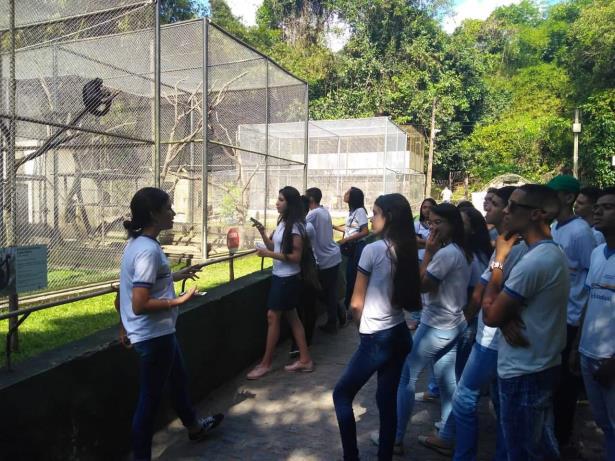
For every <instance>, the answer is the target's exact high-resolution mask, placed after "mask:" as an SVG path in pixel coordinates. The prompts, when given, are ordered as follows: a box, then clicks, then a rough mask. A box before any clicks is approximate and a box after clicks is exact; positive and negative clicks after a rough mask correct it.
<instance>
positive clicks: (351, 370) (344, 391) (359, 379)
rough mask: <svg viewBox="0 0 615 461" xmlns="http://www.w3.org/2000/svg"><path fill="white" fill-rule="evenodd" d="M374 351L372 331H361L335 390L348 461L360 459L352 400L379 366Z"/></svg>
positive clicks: (345, 454) (346, 460)
mask: <svg viewBox="0 0 615 461" xmlns="http://www.w3.org/2000/svg"><path fill="white" fill-rule="evenodd" d="M374 351H375V347H374V341H373V337H372V335H361V343H360V344H359V348H358V349H357V351H356V352H355V353H354V355H353V356H352V358H351V359H350V362H349V363H348V366H347V367H346V370H345V371H344V374H343V375H342V377H341V378H340V380H339V381H338V382H337V384H336V385H335V389H334V391H333V404H334V405H335V414H336V416H337V424H338V426H339V430H340V437H341V439H342V447H343V449H344V460H345V461H351V460H352V461H354V460H358V459H359V449H358V448H357V428H356V422H355V419H354V412H353V411H352V401H353V400H354V397H355V395H357V392H359V390H360V389H361V388H362V387H363V386H364V385H365V383H366V382H367V381H368V379H369V378H370V377H371V376H372V375H373V374H374V372H375V371H376V370H377V369H378V365H379V363H378V362H377V361H375V360H374V359H375V358H376V357H375V354H374Z"/></svg>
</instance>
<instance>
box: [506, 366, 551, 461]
mask: <svg viewBox="0 0 615 461" xmlns="http://www.w3.org/2000/svg"><path fill="white" fill-rule="evenodd" d="M559 375H560V367H559V366H556V367H552V368H549V369H547V370H543V371H540V372H538V373H530V374H527V375H521V376H517V377H514V378H500V377H498V385H499V388H500V424H501V425H502V432H503V434H504V442H505V444H506V451H507V453H508V461H533V460H542V459H543V458H547V459H559V447H558V443H557V439H556V438H555V430H554V422H553V391H554V389H555V387H556V385H557V382H558V378H559Z"/></svg>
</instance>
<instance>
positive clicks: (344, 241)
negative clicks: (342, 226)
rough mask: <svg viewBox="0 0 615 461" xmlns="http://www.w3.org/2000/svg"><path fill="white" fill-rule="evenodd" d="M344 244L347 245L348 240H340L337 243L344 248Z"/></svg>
mask: <svg viewBox="0 0 615 461" xmlns="http://www.w3.org/2000/svg"><path fill="white" fill-rule="evenodd" d="M344 243H346V239H340V240H338V241H337V244H338V245H339V246H342V245H343V244H344Z"/></svg>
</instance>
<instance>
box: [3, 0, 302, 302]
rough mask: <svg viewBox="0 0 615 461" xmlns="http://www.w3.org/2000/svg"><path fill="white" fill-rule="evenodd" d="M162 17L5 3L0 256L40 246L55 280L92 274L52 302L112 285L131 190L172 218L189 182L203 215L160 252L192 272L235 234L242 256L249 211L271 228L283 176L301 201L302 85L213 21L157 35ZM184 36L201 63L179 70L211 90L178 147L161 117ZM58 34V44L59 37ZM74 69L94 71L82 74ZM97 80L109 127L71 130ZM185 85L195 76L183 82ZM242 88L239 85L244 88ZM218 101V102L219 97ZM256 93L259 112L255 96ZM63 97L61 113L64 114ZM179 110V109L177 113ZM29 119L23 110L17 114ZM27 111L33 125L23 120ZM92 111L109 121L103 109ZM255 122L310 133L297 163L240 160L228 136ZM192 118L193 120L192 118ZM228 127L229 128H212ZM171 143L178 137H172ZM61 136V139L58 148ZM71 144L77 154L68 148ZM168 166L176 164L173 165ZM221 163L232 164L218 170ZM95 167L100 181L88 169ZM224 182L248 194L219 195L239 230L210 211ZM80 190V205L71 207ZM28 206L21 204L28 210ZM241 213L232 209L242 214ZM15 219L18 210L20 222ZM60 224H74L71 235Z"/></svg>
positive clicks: (262, 157) (62, 285) (90, 4)
mask: <svg viewBox="0 0 615 461" xmlns="http://www.w3.org/2000/svg"><path fill="white" fill-rule="evenodd" d="M137 13H138V14H137ZM159 13H160V5H159V2H158V1H156V0H111V1H110V2H105V4H104V6H101V3H100V2H95V1H93V0H67V1H64V2H57V4H55V3H53V2H46V3H44V4H41V3H39V2H36V1H34V0H0V14H4V15H5V16H6V18H8V20H6V19H5V20H4V21H6V23H4V22H3V21H2V20H0V37H1V38H2V39H3V40H2V41H1V42H0V53H1V56H2V59H0V80H1V84H0V122H1V124H2V126H1V127H0V128H1V130H0V131H1V134H2V153H3V155H2V157H3V158H2V161H1V162H0V179H1V180H2V187H1V190H2V193H1V194H0V207H1V208H2V223H0V247H11V246H20V245H29V244H46V245H48V248H49V255H50V258H49V263H50V269H52V268H53V267H55V266H56V265H57V266H58V267H63V266H65V265H67V264H64V263H63V261H62V260H61V259H62V258H67V257H68V256H67V255H69V254H70V255H71V258H72V259H71V262H70V264H68V265H69V266H71V269H72V268H73V266H75V267H77V266H79V264H81V263H83V264H86V265H87V264H89V265H92V266H93V267H94V268H93V269H92V270H89V269H88V271H89V272H88V274H86V275H84V276H83V277H81V278H80V277H75V276H72V275H71V279H70V280H68V277H67V279H66V280H57V279H56V278H54V277H50V280H49V282H50V283H49V289H50V290H60V289H66V290H68V289H70V288H71V287H73V286H75V285H79V286H84V285H86V286H89V285H96V284H98V283H100V282H103V281H107V280H111V279H113V278H116V277H117V273H118V270H119V258H120V256H121V251H122V247H123V243H122V241H125V232H124V230H123V228H122V226H121V224H122V221H123V219H122V218H124V217H128V205H129V203H128V202H129V199H130V196H131V195H132V194H133V193H134V192H135V191H136V190H137V189H138V188H140V187H144V186H155V187H161V188H162V189H165V190H167V191H168V192H170V195H171V197H172V199H173V200H174V206H176V205H177V203H175V201H176V200H177V196H178V195H181V194H180V192H178V190H177V189H176V185H177V183H179V182H181V181H184V182H185V181H188V182H189V183H190V187H189V188H188V189H189V191H188V192H187V193H186V194H187V195H186V196H185V197H184V198H185V200H184V202H190V203H191V204H192V205H190V206H193V207H197V208H198V207H200V209H201V211H200V212H198V210H197V212H195V213H193V214H192V215H191V221H190V222H186V221H184V222H182V223H180V224H178V225H176V226H175V228H174V229H173V232H171V233H169V234H168V235H166V236H163V237H164V238H166V243H168V244H173V245H169V247H166V249H168V250H169V251H170V252H173V251H174V250H173V248H176V247H179V250H177V251H179V252H180V254H181V255H183V256H186V257H187V258H190V259H193V260H206V259H208V257H214V256H218V255H220V254H221V253H225V252H226V245H225V242H223V240H224V238H223V237H225V235H226V230H227V229H228V228H229V227H237V228H238V230H239V232H240V234H241V235H242V237H243V238H242V249H246V248H250V246H251V245H252V243H253V242H254V235H253V234H254V233H253V229H252V228H251V226H250V223H249V220H248V218H250V217H252V216H251V214H252V213H253V212H254V211H255V210H256V213H257V214H260V215H261V216H262V220H264V221H266V222H267V224H268V225H269V227H271V225H272V224H273V221H271V220H270V219H269V220H268V216H269V217H271V214H272V210H273V207H274V203H275V198H276V197H277V190H275V187H278V184H277V183H275V182H274V181H273V179H274V176H275V175H276V174H277V172H279V171H280V170H281V168H282V167H284V168H286V169H287V170H292V171H293V176H292V178H293V181H294V182H292V183H291V185H294V186H296V187H297V188H298V189H303V188H304V187H305V184H306V177H307V129H308V128H307V120H308V87H307V83H306V82H305V81H303V80H301V79H299V78H297V77H295V76H294V75H292V74H290V73H289V72H288V71H286V70H285V69H283V68H282V67H281V66H279V65H278V64H277V63H275V62H274V61H273V60H271V59H270V58H269V57H267V56H265V55H264V54H262V53H260V52H259V51H257V50H255V49H254V48H252V47H250V46H249V45H246V44H245V43H243V42H241V41H240V40H238V39H237V38H235V37H233V36H232V35H230V34H229V33H227V32H226V31H224V30H223V29H221V28H220V27H219V26H217V25H216V24H214V23H212V22H211V21H210V20H209V19H208V18H202V19H195V20H192V21H185V22H182V23H174V24H169V25H162V26H161V24H160V14H159ZM24 18H30V19H27V20H24ZM24 21H25V22H24ZM189 27H190V28H193V29H200V31H201V32H200V33H201V36H200V37H201V38H200V45H199V46H197V44H194V47H195V48H199V50H200V51H199V52H200V60H199V62H196V65H195V62H191V61H190V60H188V59H184V61H185V63H186V64H190V65H192V67H195V68H194V69H190V68H189V67H190V66H187V67H186V68H185V69H184V70H185V72H186V73H188V72H195V73H197V74H199V77H198V79H200V85H201V88H206V90H205V91H203V90H202V89H201V90H200V92H199V91H198V90H197V91H196V92H195V96H194V97H193V98H192V99H191V101H190V103H191V104H193V107H192V108H191V109H190V112H189V113H190V123H192V125H191V127H197V128H198V127H200V129H199V130H198V131H199V132H198V133H196V134H194V135H192V133H190V134H191V136H189V137H188V138H187V137H185V136H184V137H182V138H180V137H179V135H177V136H175V138H173V136H169V131H170V130H174V129H175V128H176V125H177V123H175V122H176V121H173V120H172V119H170V118H169V113H170V112H172V111H173V104H171V103H169V95H171V96H170V97H171V99H172V98H173V95H172V92H173V91H174V90H177V87H178V86H179V83H177V84H176V86H175V88H173V85H170V84H169V75H172V74H174V73H175V75H176V76H177V75H179V72H180V71H181V69H179V68H178V67H176V68H170V67H169V66H168V63H169V62H171V61H172V60H173V59H175V61H174V62H175V63H177V62H180V63H182V64H184V62H183V61H182V59H181V58H182V57H181V56H175V57H174V58H171V59H170V60H169V53H171V54H173V53H172V48H173V45H174V44H175V42H174V41H173V39H172V37H171V34H172V33H175V32H177V31H181V30H187V28H189ZM58 30H59V31H60V32H57V31H58ZM56 32H57V33H58V35H57V36H56V35H54V33H56ZM142 36H144V37H142ZM169 37H171V38H170V39H169ZM28 40H30V43H29V42H28ZM167 40H168V41H167ZM131 42H132V43H133V45H132V46H133V49H132V50H131V49H130V43H131ZM221 43H222V44H224V45H225V46H227V50H226V51H225V52H226V53H227V54H228V55H229V59H228V62H222V61H223V60H221V58H220V55H219V54H220V50H219V49H217V48H216V47H220V44H221ZM118 44H119V45H121V46H119V45H118ZM165 44H166V45H167V46H166V48H165ZM118 46H119V48H118ZM118 49H120V51H117V50H118ZM84 50H85V51H84ZM106 52H108V53H109V55H107V54H105V53H106ZM234 52H238V53H239V54H240V55H241V54H242V53H243V56H248V55H249V56H248V58H249V59H248V58H246V60H245V62H242V61H241V60H236V61H237V62H235V61H233V60H232V59H230V58H232V56H233V53H234ZM37 53H38V54H37ZM24 56H28V59H29V60H30V62H32V59H31V58H32V57H35V58H36V59H34V61H36V62H38V63H39V64H37V65H39V67H41V69H37V70H36V71H35V70H33V69H31V68H28V67H27V66H25V65H24V62H25V61H26V59H25V58H24ZM58 56H59V57H58ZM69 56H70V57H69ZM107 58H108V59H107ZM37 59H38V61H37ZM216 59H217V61H216ZM165 60H166V61H165ZM133 62H138V66H140V67H138V66H137V68H133V67H131V66H133ZM58 63H59V64H58ZM165 63H166V64H165ZM165 65H166V67H165ZM257 65H258V66H259V67H258V68H259V69H262V70H263V74H262V75H257V76H256V77H255V75H256V73H255V72H250V71H249V70H250V69H247V70H246V68H244V67H245V66H253V67H254V68H256V66H257ZM62 66H64V67H62ZM79 66H84V67H88V66H89V67H91V69H88V70H87V71H81V70H80V68H79ZM225 66H226V67H227V68H228V69H231V70H232V69H239V71H238V72H239V74H240V78H238V79H231V80H232V82H230V83H229V85H228V86H226V87H224V88H222V89H221V88H220V87H216V85H218V84H219V81H218V80H219V79H218V77H219V75H220V72H221V71H220V69H222V68H224V67H225ZM233 66H234V67H233ZM58 68H59V70H60V74H58ZM7 69H8V72H7ZM242 69H243V70H242ZM229 72H230V71H229ZM58 75H59V76H58ZM94 76H101V77H102V80H103V85H104V87H103V88H107V89H108V90H109V93H110V94H111V103H110V105H111V110H110V112H109V114H108V115H105V116H100V117H98V116H97V117H98V118H96V119H95V118H94V117H93V116H91V115H90V114H85V116H83V117H82V118H80V119H77V120H74V118H75V117H74V116H75V114H78V113H79V111H80V110H82V109H84V107H85V104H86V103H85V99H84V102H83V103H82V102H81V96H82V94H81V91H82V88H84V87H85V84H86V83H88V82H89V81H90V80H92V77H94ZM173 78H175V77H173ZM177 78H178V79H179V78H180V77H177ZM190 78H192V76H189V78H188V80H190ZM242 79H243V81H245V82H246V83H245V88H243V87H242V85H243V83H242ZM255 79H261V80H260V81H256V80H255ZM178 81H179V80H178ZM227 83H228V82H227ZM182 84H183V83H182ZM196 84H197V85H199V83H198V82H197V83H196ZM259 85H260V86H259ZM35 87H36V88H35ZM33 88H35V90H33ZM246 88H247V89H246ZM289 88H290V89H289ZM69 90H70V91H71V92H72V93H71V94H70V95H69V94H68V91H69ZM131 90H135V91H131ZM63 91H64V92H65V93H63ZM250 92H251V93H253V95H252V96H253V102H252V107H243V106H242V105H241V102H242V99H241V98H244V100H245V97H246V95H248V96H249V94H250ZM133 93H134V94H133ZM221 93H224V96H223V97H221V96H220V95H221ZM256 93H258V97H259V99H256V96H254V94H256ZM108 96H109V95H108ZM43 97H46V98H47V99H48V100H49V101H46V102H45V104H47V102H48V105H49V108H47V109H45V110H43V109H42V107H43V106H44V105H45V104H43V103H41V102H40V101H38V100H37V98H39V99H40V98H43ZM64 97H66V98H67V101H68V100H69V99H70V101H68V102H65V101H64V100H63V98H64ZM71 98H72V99H71ZM220 99H223V100H224V101H223V102H224V104H222V103H221V102H220ZM177 100H178V99H177V97H176V98H175V101H177ZM197 101H198V102H197ZM63 104H64V105H63ZM177 106H178V104H177V103H176V104H175V109H177ZM197 106H200V107H197ZM24 107H25V108H27V110H25V112H24V110H23V108H24ZM31 107H33V108H34V109H32V111H34V112H35V116H34V115H32V114H30V113H29V112H28V110H30V108H31ZM58 107H59V109H58ZM101 107H103V108H104V106H102V105H99V106H98V108H99V109H100V108H101ZM205 108H207V109H205ZM252 109H254V112H255V113H258V114H259V116H260V115H262V118H263V120H264V121H265V123H266V124H267V125H268V124H269V123H273V122H275V121H280V120H282V121H284V120H286V119H289V120H292V121H302V122H304V123H305V135H304V146H302V147H301V148H302V151H303V152H302V154H303V155H302V158H301V159H300V161H298V160H296V159H295V158H290V156H286V155H283V156H276V155H270V153H269V145H270V144H271V142H270V140H269V138H268V137H267V136H265V138H264V140H263V143H262V146H264V147H263V148H259V149H254V150H252V151H251V150H245V149H242V146H240V145H238V143H237V142H235V134H234V131H236V129H237V126H238V125H239V124H241V123H246V122H249V121H250V114H251V112H252ZM198 111H200V115H201V120H198V117H196V115H195V114H196V113H197V112H198ZM86 112H87V111H86ZM237 114H238V115H237ZM193 115H194V117H193ZM225 117H226V122H225V123H222V122H220V121H221V120H223V119H224V118H225ZM120 118H122V119H126V120H127V122H126V123H124V125H126V126H131V128H130V129H126V128H125V127H123V126H121V124H120V123H119V122H118V123H116V125H118V126H119V128H118V127H117V126H114V123H113V122H114V121H115V120H117V119H120ZM110 119H112V121H111V122H109V120H110ZM193 119H194V120H193ZM169 120H171V121H169ZM186 120H187V118H186ZM109 127H111V129H109ZM180 128H181V129H184V127H180ZM216 130H218V131H216ZM221 130H222V131H224V132H226V133H227V134H228V135H229V139H228V140H227V139H221V138H220V135H219V133H220V132H221ZM173 133H174V134H177V133H176V131H173ZM184 134H185V133H184ZM60 135H61V136H63V137H64V138H70V139H60ZM78 139H79V140H86V141H81V142H77V140H78ZM95 140H98V141H95ZM59 141H62V142H63V143H61V142H59ZM46 144H47V145H46ZM173 146H175V147H173ZM85 148H88V149H90V150H91V152H90V153H88V155H87V162H86V163H87V164H88V168H89V169H88V168H85V167H84V170H83V171H82V170H79V171H76V170H75V168H76V167H75V166H74V165H75V164H76V163H77V160H73V159H72V157H77V155H76V154H75V152H78V151H79V149H85ZM126 152H131V154H130V155H131V158H130V161H124V162H120V163H119V164H118V165H116V166H115V167H114V168H109V165H110V164H112V163H113V162H114V161H116V160H118V159H124V160H126V159H125V158H124V157H125V155H126ZM169 155H174V157H173V158H172V159H170V157H169ZM30 156H32V158H31V159H30V158H29V157H30ZM66 156H71V158H70V161H66V160H65V157H66ZM96 157H105V158H106V162H107V163H106V164H105V167H104V168H103V167H100V164H101V162H100V161H99V160H100V159H98V158H96ZM222 158H226V159H227V160H229V159H230V160H229V161H228V162H226V163H224V162H223V161H222V160H221V159H222ZM233 158H235V159H236V160H235V161H233V160H232V159H233ZM43 159H45V160H44V164H43ZM39 161H40V165H39ZM182 162H183V163H182ZM90 163H91V164H92V165H94V164H96V165H97V166H98V167H99V168H98V169H96V168H90ZM102 163H104V162H102ZM233 163H234V164H233ZM33 164H35V166H32V165H33ZM28 165H29V167H28V168H27V169H26V170H25V169H24V168H25V166H28ZM180 167H181V171H180ZM80 168H81V167H80ZM173 168H175V169H176V171H175V173H178V174H176V175H175V176H174V179H173V180H169V178H168V177H167V176H166V173H168V172H169V170H171V169H173ZM244 170H245V171H244ZM97 171H98V173H97ZM232 172H234V173H235V174H236V177H239V178H240V181H239V182H241V181H243V178H244V177H245V178H248V179H249V181H251V182H248V184H244V185H243V186H244V188H245V190H243V191H241V192H240V194H239V195H240V198H238V199H236V198H235V196H234V195H233V194H235V193H236V191H235V189H233V191H231V192H232V193H229V194H227V195H228V196H229V197H230V198H229V199H228V200H227V202H228V203H225V206H226V208H227V209H229V210H231V211H232V210H233V209H234V208H240V211H239V212H238V213H239V215H240V220H239V221H238V220H237V213H235V212H229V213H228V215H229V216H226V217H223V218H220V217H219V215H220V213H217V208H218V204H217V203H215V202H214V200H219V199H220V196H221V195H220V194H221V192H220V190H221V189H220V187H219V186H220V184H216V181H218V180H224V181H227V182H230V181H232V180H233V175H232V174H231V173H232ZM97 175H98V176H97ZM225 175H226V176H225ZM180 176H181V177H180ZM227 176H228V177H227ZM101 178H102V179H101ZM97 181H99V182H102V183H104V184H105V187H102V188H101V187H100V185H99V184H98V183H97V184H96V185H93V184H94V182H97ZM246 181H247V179H246ZM84 184H89V185H85V186H84ZM118 184H119V185H118ZM222 185H224V184H222ZM248 186H249V187H248ZM105 188H106V190H102V191H101V189H105ZM75 189H77V191H78V194H75V192H74V190H75ZM252 189H254V191H253V190H252ZM33 190H35V192H33ZM24 191H25V192H24ZM24 194H27V200H25V199H24V197H26V195H24ZM258 194H261V195H262V197H260V198H259V199H258V202H259V205H258V206H257V205H255V204H253V203H248V200H249V199H248V198H245V199H244V196H245V197H248V196H250V195H252V196H254V197H255V196H257V195H258ZM79 196H81V197H79ZM33 197H34V198H33ZM67 197H68V199H67ZM101 197H103V198H101ZM188 199H189V200H188ZM73 201H74V202H75V203H72V202H73ZM252 201H254V200H252ZM26 202H27V203H26ZM239 202H241V203H240V205H241V206H237V203H239ZM23 203H26V205H25V206H24V205H23ZM24 207H25V209H26V211H23V210H22V208H24ZM71 213H72V214H71ZM88 213H89V215H88ZM233 213H234V214H233ZM110 214H111V216H110ZM24 216H25V218H24ZM33 216H34V217H33ZM67 216H69V218H70V219H72V221H70V222H69V221H68V219H69V218H67ZM111 217H113V218H114V219H113V220H112V219H111ZM88 221H89V222H88ZM84 222H88V228H87V229H86V231H83V229H82V228H83V227H84V225H83V223H84ZM68 224H70V225H71V226H73V227H71V230H70V232H68V235H67V233H66V232H65V228H66V227H70V226H68ZM73 228H74V229H73ZM186 228H188V231H186ZM32 229H34V230H32ZM223 231H224V232H223ZM88 232H89V233H88ZM92 233H93V234H95V235H92ZM182 233H183V234H182ZM184 234H189V236H188V237H189V238H188V237H186V238H184V239H182V237H184ZM222 234H224V236H223V235H222ZM178 235H179V237H180V238H177V236H178ZM69 241H70V242H71V243H70V245H71V248H69V250H70V251H67V249H66V248H65V245H66V244H67V243H66V242H69ZM223 243H224V245H223ZM97 263H100V264H101V266H100V267H102V266H103V265H105V264H106V266H105V269H108V270H106V271H104V273H99V274H94V272H96V271H97V270H98V266H96V265H95V264H97ZM99 272H100V271H99ZM90 275H91V278H89V277H90ZM11 303H12V304H14V303H13V302H12V301H11ZM15 303H16V301H15ZM0 304H3V303H1V302H0ZM0 307H1V306H0Z"/></svg>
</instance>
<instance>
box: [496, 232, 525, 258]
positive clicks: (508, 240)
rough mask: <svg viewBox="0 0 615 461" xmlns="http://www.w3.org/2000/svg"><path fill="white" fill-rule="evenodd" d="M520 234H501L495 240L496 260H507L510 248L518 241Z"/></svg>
mask: <svg viewBox="0 0 615 461" xmlns="http://www.w3.org/2000/svg"><path fill="white" fill-rule="evenodd" d="M518 238H519V235H518V234H500V235H498V238H497V239H496V240H495V260H496V261H499V262H501V263H503V262H504V261H506V258H507V257H508V255H509V253H510V250H511V249H512V247H513V246H514V245H515V243H517V240H518Z"/></svg>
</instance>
